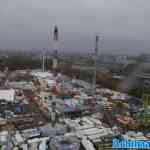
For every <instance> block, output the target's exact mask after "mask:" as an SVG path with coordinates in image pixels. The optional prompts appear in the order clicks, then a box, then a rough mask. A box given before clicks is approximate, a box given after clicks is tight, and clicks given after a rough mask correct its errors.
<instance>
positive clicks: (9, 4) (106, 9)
mask: <svg viewBox="0 0 150 150" xmlns="http://www.w3.org/2000/svg"><path fill="white" fill-rule="evenodd" d="M149 7H150V1H149V0H44V1H42V0H12V1H10V0H0V49H36V48H37V49H42V48H43V47H45V48H49V49H50V50H51V49H52V32H53V28H54V25H55V24H57V25H58V29H59V33H60V50H61V51H70V52H75V51H77V52H81V51H83V52H87V53H89V52H92V51H93V49H94V38H95V35H99V34H100V35H102V38H103V40H104V44H103V48H102V49H101V51H102V53H132V54H133V53H135V54H137V53H150V42H149V39H150V29H149V28H150V19H149V17H150V9H149ZM49 34H50V36H51V37H50V39H51V40H50V42H48V35H49Z"/></svg>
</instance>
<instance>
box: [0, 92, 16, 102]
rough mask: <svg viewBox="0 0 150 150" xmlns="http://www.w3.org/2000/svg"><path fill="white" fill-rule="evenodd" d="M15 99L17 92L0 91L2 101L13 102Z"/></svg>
mask: <svg viewBox="0 0 150 150" xmlns="http://www.w3.org/2000/svg"><path fill="white" fill-rule="evenodd" d="M14 99H15V90H14V89H8V90H0V100H6V101H11V102H13V101H14Z"/></svg>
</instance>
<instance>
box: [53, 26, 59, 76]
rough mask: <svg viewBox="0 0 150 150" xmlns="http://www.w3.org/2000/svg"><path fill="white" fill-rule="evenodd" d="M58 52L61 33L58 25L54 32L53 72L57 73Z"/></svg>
mask: <svg viewBox="0 0 150 150" xmlns="http://www.w3.org/2000/svg"><path fill="white" fill-rule="evenodd" d="M58 50H59V33H58V27H57V25H55V26H54V31H53V64H52V68H53V71H54V72H55V73H56V72H57V69H58Z"/></svg>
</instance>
